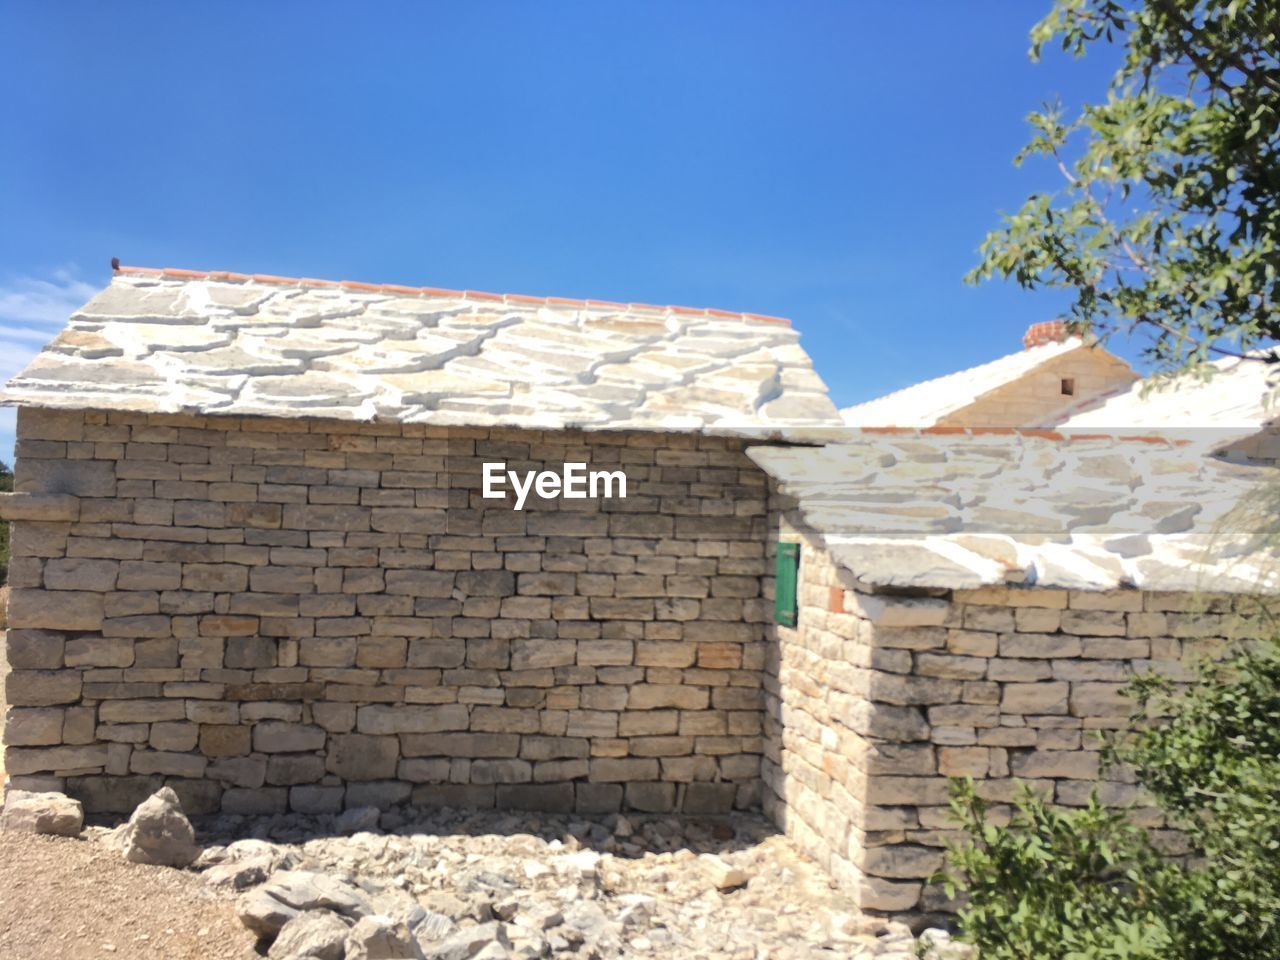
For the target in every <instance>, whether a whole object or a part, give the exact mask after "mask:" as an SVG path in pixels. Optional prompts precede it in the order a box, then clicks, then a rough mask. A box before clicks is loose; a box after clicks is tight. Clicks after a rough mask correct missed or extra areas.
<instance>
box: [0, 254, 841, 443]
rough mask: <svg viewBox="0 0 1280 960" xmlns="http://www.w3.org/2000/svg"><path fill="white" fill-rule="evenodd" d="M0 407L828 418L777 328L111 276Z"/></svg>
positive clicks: (747, 318) (744, 429) (453, 420)
mask: <svg viewBox="0 0 1280 960" xmlns="http://www.w3.org/2000/svg"><path fill="white" fill-rule="evenodd" d="M2 399H3V402H5V403H7V404H9V405H32V406H44V407H64V408H94V409H108V410H135V411H147V412H163V413H178V412H184V413H194V414H233V415H262V416H278V417H325V418H336V419H341V420H392V421H401V422H406V423H427V424H437V425H444V426H464V425H465V426H515V427H529V428H541V429H562V428H581V429H618V430H621V429H640V430H677V431H681V430H698V431H708V432H717V433H726V434H735V433H740V434H744V435H751V436H781V435H787V434H789V432H790V431H793V430H796V429H802V428H804V427H808V426H813V425H827V426H830V425H831V424H838V423H839V416H838V414H837V412H836V409H835V407H834V405H833V404H832V403H831V401H830V399H828V397H827V389H826V385H825V384H824V383H823V382H822V380H821V379H820V378H819V377H818V375H817V374H816V373H815V372H814V370H813V366H812V363H811V361H810V359H809V357H808V355H807V354H806V353H805V352H804V350H803V349H802V348H801V347H800V344H799V335H798V334H797V333H796V332H795V331H794V330H793V329H791V327H790V325H789V324H788V323H787V321H785V320H778V319H777V318H772V317H763V316H759V315H756V314H740V313H728V312H725V311H719V310H705V309H692V308H685V307H653V306H648V305H643V304H620V303H609V302H604V301H579V300H567V299H560V298H535V297H522V296H514V295H506V296H504V295H497V294H487V293H476V292H474V291H457V290H441V289H437V288H416V287H402V286H390V285H383V286H379V285H373V284H365V283H354V282H342V283H337V282H333V281H321V280H303V279H293V278H282V277H265V276H246V275H243V274H230V273H202V272H195V271H189V270H172V269H169V270H151V269H145V268H130V267H124V268H119V269H118V271H117V274H116V276H115V278H114V279H113V281H112V282H111V284H110V285H109V286H108V287H107V288H106V289H105V290H103V291H102V292H101V293H99V294H98V295H96V296H95V297H94V298H93V299H91V300H90V301H89V302H88V303H87V304H85V305H84V306H83V307H82V308H81V309H80V310H78V311H77V312H76V313H75V314H73V315H72V317H71V319H70V321H69V323H68V324H67V327H66V328H65V329H64V330H63V332H62V333H61V334H60V335H59V336H58V337H57V338H56V339H55V340H54V341H53V342H51V343H50V344H49V345H48V346H46V347H45V349H44V350H43V351H42V352H41V353H40V354H39V355H38V356H37V357H36V358H35V359H34V360H33V361H32V362H31V364H30V365H28V366H27V367H26V369H24V370H23V371H22V372H21V373H19V374H18V375H17V376H16V377H14V378H13V380H11V381H10V382H9V384H8V388H7V391H6V392H5V393H4V394H3V398H2Z"/></svg>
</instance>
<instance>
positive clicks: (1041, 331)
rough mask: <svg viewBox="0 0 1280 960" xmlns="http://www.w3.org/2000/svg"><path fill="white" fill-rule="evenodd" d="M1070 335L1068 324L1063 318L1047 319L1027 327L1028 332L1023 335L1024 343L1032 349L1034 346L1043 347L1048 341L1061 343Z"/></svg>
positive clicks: (1024, 345) (1027, 347)
mask: <svg viewBox="0 0 1280 960" xmlns="http://www.w3.org/2000/svg"><path fill="white" fill-rule="evenodd" d="M1069 336H1070V334H1069V333H1068V332H1067V325H1066V324H1065V323H1063V322H1062V321H1061V320H1047V321H1045V322H1044V323H1033V324H1032V325H1031V326H1029V327H1027V332H1026V333H1025V334H1023V335H1022V345H1023V347H1025V348H1026V349H1028V350H1030V349H1031V348H1032V347H1043V346H1044V345H1045V344H1046V343H1061V342H1062V341H1063V340H1065V339H1067V337H1069Z"/></svg>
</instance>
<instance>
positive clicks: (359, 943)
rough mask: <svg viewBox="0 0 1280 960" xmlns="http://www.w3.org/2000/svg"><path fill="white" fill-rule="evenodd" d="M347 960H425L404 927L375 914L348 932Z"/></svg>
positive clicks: (361, 920) (402, 924)
mask: <svg viewBox="0 0 1280 960" xmlns="http://www.w3.org/2000/svg"><path fill="white" fill-rule="evenodd" d="M345 960H423V954H422V950H421V949H420V948H419V947H418V944H417V943H416V942H415V941H414V939H413V936H412V935H411V934H410V933H409V928H408V927H407V926H406V925H405V924H404V923H401V922H397V921H395V920H392V919H391V918H390V917H384V916H380V915H378V914H374V915H373V916H368V917H362V918H361V919H360V921H359V922H358V923H356V925H355V926H354V927H352V928H351V930H350V931H348V933H347V953H346V958H345Z"/></svg>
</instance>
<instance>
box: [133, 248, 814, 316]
mask: <svg viewBox="0 0 1280 960" xmlns="http://www.w3.org/2000/svg"><path fill="white" fill-rule="evenodd" d="M111 269H112V272H113V273H116V274H120V275H123V276H141V277H169V278H172V279H175V280H221V281H224V282H232V283H237V282H238V283H245V282H250V281H251V282H253V283H264V284H272V285H276V286H298V287H318V288H330V289H331V288H335V287H338V288H342V289H344V290H358V291H362V292H371V293H389V294H399V295H403V296H424V297H455V298H462V299H466V300H485V301H495V302H505V303H518V304H542V305H546V306H560V307H578V308H583V307H585V308H589V309H597V310H600V309H603V310H627V311H631V312H644V313H660V314H668V313H678V314H681V315H683V316H695V317H717V318H724V319H728V320H741V321H747V322H754V323H777V324H782V325H783V326H791V321H790V320H788V319H786V318H785V317H774V316H770V315H768V314H764V313H742V312H738V311H735V310H719V309H716V308H714V307H681V306H659V305H656V304H648V303H621V302H618V301H614V300H579V299H576V298H573V297H533V296H526V295H524V294H518V293H506V294H502V293H486V292H483V291H480V290H450V289H447V288H444V287H413V286H408V285H405V284H398V283H366V282H364V281H361V280H321V279H317V278H314V277H279V276H275V275H274V274H265V273H254V274H248V273H235V272H233V271H229V270H188V269H185V268H182V267H164V268H157V267H138V266H130V265H126V264H121V263H120V262H119V261H118V260H113V261H112V264H111Z"/></svg>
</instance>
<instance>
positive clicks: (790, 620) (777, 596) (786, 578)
mask: <svg viewBox="0 0 1280 960" xmlns="http://www.w3.org/2000/svg"><path fill="white" fill-rule="evenodd" d="M799 571H800V544H798V543H779V544H778V568H777V580H776V581H775V582H774V588H773V589H774V599H773V619H774V622H775V623H780V624H782V625H783V626H786V627H794V626H795V625H796V614H797V605H796V582H797V580H798V579H799V576H798V574H799Z"/></svg>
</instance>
